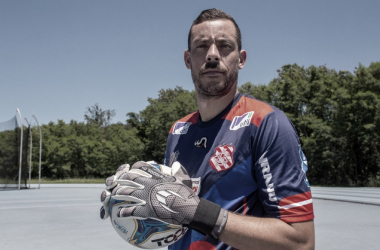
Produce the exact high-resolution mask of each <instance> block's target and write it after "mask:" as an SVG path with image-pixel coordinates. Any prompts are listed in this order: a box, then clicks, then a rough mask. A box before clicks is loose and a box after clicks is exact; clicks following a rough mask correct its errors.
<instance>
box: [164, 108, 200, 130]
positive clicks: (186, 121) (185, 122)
mask: <svg viewBox="0 0 380 250" xmlns="http://www.w3.org/2000/svg"><path fill="white" fill-rule="evenodd" d="M198 118H199V111H195V112H193V113H191V114H188V115H187V116H185V117H182V118H181V119H179V120H177V121H176V122H174V123H173V125H172V127H171V128H170V131H169V133H172V132H173V131H175V130H178V129H180V130H181V131H182V130H183V128H186V127H189V126H190V125H193V124H196V123H197V122H198Z"/></svg>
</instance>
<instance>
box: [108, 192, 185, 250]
mask: <svg viewBox="0 0 380 250" xmlns="http://www.w3.org/2000/svg"><path fill="white" fill-rule="evenodd" d="M130 203H131V202H129V201H121V200H115V199H113V198H111V200H110V218H111V223H112V225H113V227H114V229H115V230H116V232H117V233H118V234H119V235H120V236H121V238H123V239H124V240H125V241H126V242H128V243H129V244H131V245H133V246H135V247H139V248H144V249H155V248H161V247H167V246H170V245H171V244H174V243H175V242H176V241H178V240H179V239H180V238H182V236H183V235H185V233H186V232H187V228H186V227H181V226H179V225H173V224H168V223H166V222H162V221H159V220H155V219H151V218H148V219H135V218H133V219H132V218H119V217H117V212H118V208H119V207H120V206H128V205H129V206H130Z"/></svg>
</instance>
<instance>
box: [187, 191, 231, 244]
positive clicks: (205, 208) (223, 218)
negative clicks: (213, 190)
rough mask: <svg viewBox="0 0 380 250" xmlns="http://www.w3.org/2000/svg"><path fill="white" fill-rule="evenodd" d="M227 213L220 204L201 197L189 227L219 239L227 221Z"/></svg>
mask: <svg viewBox="0 0 380 250" xmlns="http://www.w3.org/2000/svg"><path fill="white" fill-rule="evenodd" d="M227 214H228V213H227V211H226V210H225V209H221V207H220V205H218V204H216V203H214V202H211V201H208V200H205V199H203V198H201V199H200V202H199V204H198V207H197V210H196V211H195V214H194V218H193V220H192V221H191V222H190V224H189V225H188V227H189V228H192V229H195V230H197V231H199V232H201V233H203V234H205V235H209V236H211V237H213V238H215V239H218V238H219V235H220V233H221V232H222V230H223V228H224V226H225V224H226V222H227Z"/></svg>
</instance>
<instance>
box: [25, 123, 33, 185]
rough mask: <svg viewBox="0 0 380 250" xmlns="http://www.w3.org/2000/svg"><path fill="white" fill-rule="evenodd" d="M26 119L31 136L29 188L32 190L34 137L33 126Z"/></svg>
mask: <svg viewBox="0 0 380 250" xmlns="http://www.w3.org/2000/svg"><path fill="white" fill-rule="evenodd" d="M24 119H25V121H26V123H27V124H28V127H29V135H30V149H29V188H30V183H31V181H32V148H33V137H32V127H31V124H30V123H29V122H28V119H26V117H25V118H24Z"/></svg>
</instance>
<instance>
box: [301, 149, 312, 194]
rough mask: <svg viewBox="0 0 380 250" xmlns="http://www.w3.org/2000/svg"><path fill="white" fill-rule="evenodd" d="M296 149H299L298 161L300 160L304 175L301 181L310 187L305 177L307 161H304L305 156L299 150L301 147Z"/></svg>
mask: <svg viewBox="0 0 380 250" xmlns="http://www.w3.org/2000/svg"><path fill="white" fill-rule="evenodd" d="M298 149H299V154H300V159H301V167H302V171H303V172H304V173H305V176H304V178H303V179H304V181H305V183H306V185H307V186H308V187H310V184H309V181H308V180H307V177H306V172H307V170H308V166H307V159H306V156H305V154H304V153H303V151H302V149H301V145H298Z"/></svg>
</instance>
